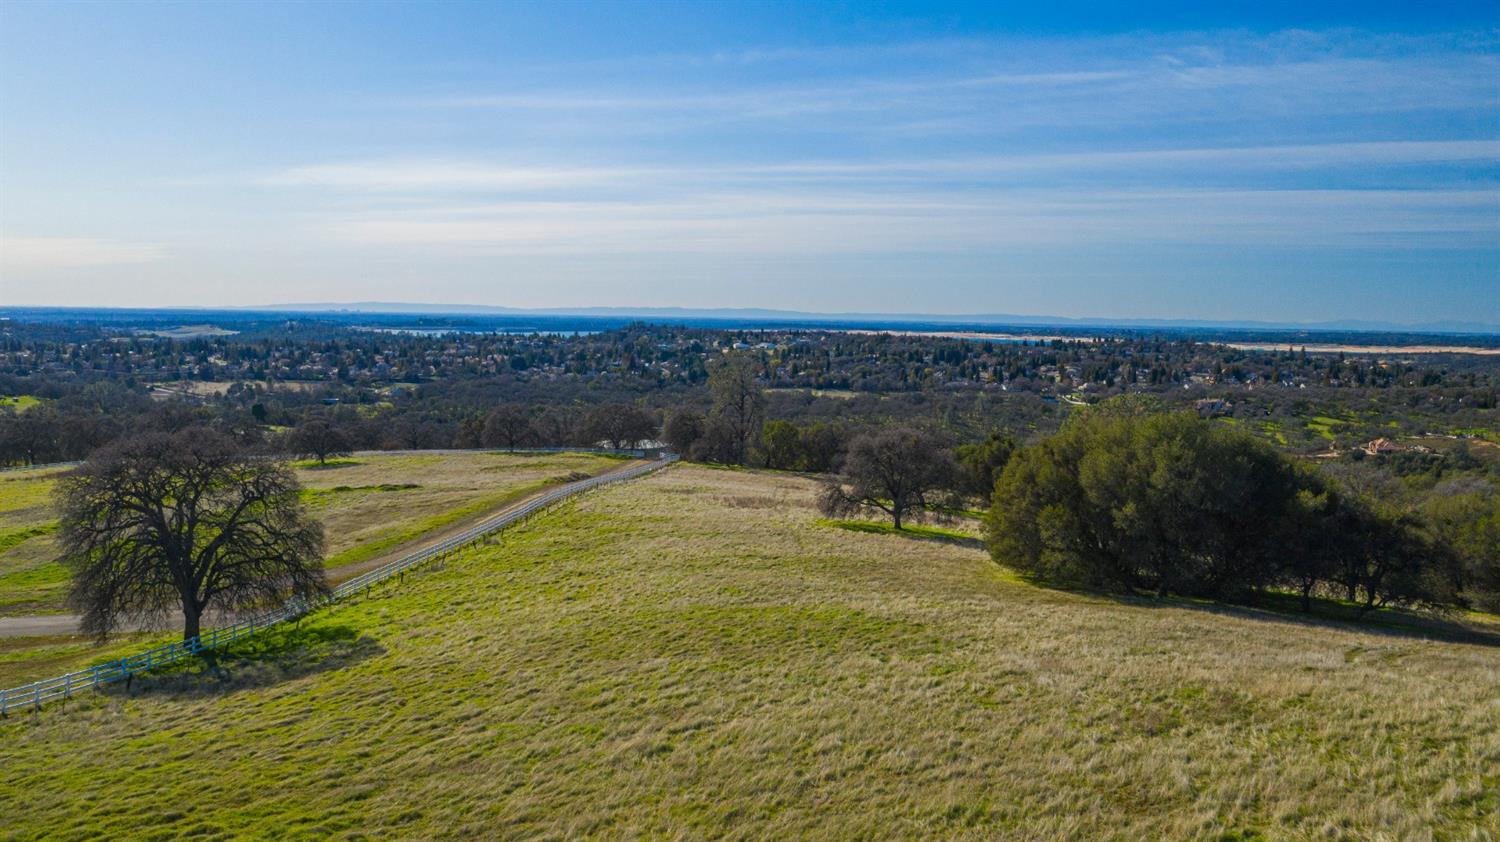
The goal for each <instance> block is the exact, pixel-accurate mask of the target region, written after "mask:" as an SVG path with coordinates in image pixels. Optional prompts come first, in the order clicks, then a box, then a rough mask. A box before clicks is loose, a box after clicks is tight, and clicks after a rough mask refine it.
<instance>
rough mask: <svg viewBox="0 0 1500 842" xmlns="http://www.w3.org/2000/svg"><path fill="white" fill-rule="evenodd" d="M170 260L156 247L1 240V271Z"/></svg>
mask: <svg viewBox="0 0 1500 842" xmlns="http://www.w3.org/2000/svg"><path fill="white" fill-rule="evenodd" d="M166 257H167V249H166V247H165V246H162V245H160V244H157V243H132V242H122V241H120V240H101V239H88V238H79V237H3V238H0V270H5V269H12V270H22V269H67V268H80V267H86V266H123V265H129V264H135V263H154V262H156V261H158V260H163V259H165V258H166Z"/></svg>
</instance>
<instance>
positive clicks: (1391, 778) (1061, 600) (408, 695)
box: [0, 466, 1500, 840]
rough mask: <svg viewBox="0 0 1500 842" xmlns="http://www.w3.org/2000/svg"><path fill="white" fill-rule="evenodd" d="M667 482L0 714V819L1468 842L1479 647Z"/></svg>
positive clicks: (782, 492)
mask: <svg viewBox="0 0 1500 842" xmlns="http://www.w3.org/2000/svg"><path fill="white" fill-rule="evenodd" d="M813 495H814V486H813V483H811V482H810V481H808V480H805V479H802V478H799V477H795V476H790V475H772V474H762V473H752V472H745V471H722V470H709V469H705V468H700V467H692V466H677V467H674V468H671V469H668V470H666V471H664V472H661V473H658V474H656V475H653V476H651V477H649V478H647V479H644V480H639V481H635V482H631V483H628V484H625V485H623V486H618V487H613V488H609V489H606V490H602V491H598V492H593V493H590V494H588V495H585V496H584V497H582V498H580V499H578V500H577V501H575V502H572V503H568V504H564V505H563V506H562V507H560V508H559V509H556V510H554V511H553V512H552V513H550V514H547V515H545V516H543V517H541V518H539V519H537V520H536V521H533V522H532V523H531V524H530V525H528V526H527V527H524V528H522V529H519V530H517V531H514V532H508V533H506V534H505V536H504V537H503V538H501V539H499V540H497V541H495V542H492V543H491V544H489V545H487V546H482V547H476V548H475V549H473V550H471V551H468V552H466V553H464V554H463V555H462V556H460V557H458V558H457V559H455V560H452V561H450V562H446V563H443V564H440V565H437V566H434V567H431V568H428V569H426V570H425V571H423V572H421V573H419V574H416V575H412V576H408V577H407V578H406V580H405V582H404V584H403V585H401V586H400V587H392V588H389V589H386V590H382V591H378V592H377V593H376V594H374V595H373V596H371V597H369V598H366V599H362V600H360V601H357V602H355V603H351V604H347V605H344V606H342V607H339V608H337V609H334V610H331V611H328V612H325V613H322V614H319V615H317V616H316V617H314V618H309V619H307V620H305V621H303V622H302V623H301V624H300V625H299V626H298V627H295V628H290V627H289V628H287V629H285V630H284V631H281V632H278V633H276V634H273V635H269V636H267V637H266V638H264V639H261V640H258V641H256V642H255V643H254V644H252V646H251V648H249V649H246V650H241V651H239V652H237V653H234V654H233V655H232V656H230V657H228V658H226V659H225V660H224V661H223V662H222V663H221V664H220V667H219V669H218V670H217V671H213V672H206V671H202V668H195V670H184V671H180V672H177V673H171V674H165V675H161V676H157V677H153V678H146V679H142V680H138V681H137V682H136V683H135V685H134V687H132V688H131V689H129V690H126V689H125V688H123V687H117V688H114V689H111V690H109V691H107V692H103V693H99V694H95V695H90V696H85V697H80V698H78V699H75V700H73V701H71V702H68V703H65V704H59V705H55V706H50V707H45V708H43V709H42V710H41V711H40V712H35V713H25V714H22V715H18V716H14V717H12V718H10V719H9V720H7V721H4V722H3V723H0V746H4V748H3V751H0V755H3V760H0V815H4V816H6V817H7V821H6V822H5V824H4V827H3V830H0V834H3V835H6V836H8V837H10V838H16V839H34V838H59V839H63V838H80V837H87V836H95V835H97V836H126V835H128V836H132V837H139V838H162V839H165V838H177V837H181V836H187V835H195V836H200V837H203V838H230V837H235V838H240V837H248V838H278V839H279V838H299V837H300V838H326V837H335V838H486V837H488V838H504V837H534V838H572V837H591V836H592V837H609V838H616V837H621V836H625V837H637V836H651V837H670V838H699V837H705V836H715V837H723V838H737V839H765V838H804V837H819V838H823V837H829V838H912V837H927V838H932V837H943V838H994V837H997V836H999V837H1015V838H1074V839H1076V838H1105V839H1122V840H1124V839H1130V840H1135V839H1143V838H1198V839H1260V838H1266V839H1314V838H1316V839H1329V838H1332V839H1391V840H1395V839H1454V840H1481V839H1491V838H1494V836H1495V835H1496V834H1497V833H1500V818H1497V816H1500V694H1497V693H1496V687H1497V686H1500V648H1497V647H1496V646H1495V645H1493V639H1492V638H1487V637H1480V638H1477V640H1478V641H1479V642H1467V643H1465V642H1449V641H1440V640H1428V639H1423V638H1422V637H1420V636H1415V635H1412V634H1409V633H1402V632H1398V631H1393V630H1389V629H1384V630H1382V629H1379V628H1368V627H1366V628H1361V627H1357V626H1350V625H1339V624H1331V623H1319V622H1303V621H1300V620H1298V619H1296V618H1292V617H1287V616H1280V615H1275V614H1268V613H1259V612H1254V611H1249V610H1240V609H1229V608H1210V607H1204V606H1195V605H1191V604H1185V603H1157V602H1154V601H1151V600H1117V599H1103V598H1098V597H1092V596H1087V595H1077V594H1071V593H1064V592H1059V591H1054V590H1046V589H1041V588H1038V587H1035V586H1033V585H1030V584H1028V583H1025V582H1022V581H1018V580H1016V579H1014V578H1013V577H1011V576H1009V575H1008V574H1007V573H1006V572H1005V571H1003V570H1002V569H1001V568H999V567H997V566H996V565H995V564H994V563H993V562H991V561H990V560H989V559H988V558H987V557H986V556H985V555H984V553H983V551H982V550H980V549H978V548H976V547H974V546H973V544H972V542H971V541H967V540H963V539H957V538H947V537H944V536H942V535H936V536H934V537H931V538H912V537H906V536H899V535H891V534H883V533H881V532H878V531H875V532H865V531H859V530H852V529H848V528H839V526H838V525H837V524H830V523H828V522H820V519H819V517H818V516H817V513H816V512H815V510H814V509H813V507H812V499H813Z"/></svg>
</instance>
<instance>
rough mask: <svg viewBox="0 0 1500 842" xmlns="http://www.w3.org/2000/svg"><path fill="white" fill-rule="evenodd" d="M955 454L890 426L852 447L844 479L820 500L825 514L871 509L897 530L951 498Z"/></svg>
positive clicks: (828, 486)
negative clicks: (946, 497)
mask: <svg viewBox="0 0 1500 842" xmlns="http://www.w3.org/2000/svg"><path fill="white" fill-rule="evenodd" d="M954 472H955V465H954V462H953V456H952V453H951V452H950V451H949V450H948V448H947V447H945V446H944V444H943V442H942V441H940V440H939V439H938V438H937V437H936V436H933V435H931V434H929V433H926V432H924V431H922V430H919V429H916V428H912V427H888V428H885V429H882V430H877V431H875V432H871V433H865V434H864V435H862V436H859V437H858V438H856V439H854V440H853V441H852V442H850V443H849V454H848V456H846V457H845V458H844V468H843V475H842V476H838V477H834V478H832V479H830V480H828V481H827V482H826V483H825V484H824V486H823V492H822V494H821V495H820V496H819V499H818V505H819V508H821V509H822V511H823V513H824V514H826V515H828V516H830V517H836V516H839V515H850V514H855V513H856V512H860V511H866V510H871V509H873V510H878V511H882V512H885V513H886V514H887V515H890V517H891V520H892V522H893V523H894V524H895V527H896V528H897V529H900V528H901V523H902V521H903V520H905V519H906V518H907V516H908V515H910V514H921V513H923V512H925V511H926V510H927V508H928V507H929V506H932V505H934V504H936V503H938V502H940V499H941V498H942V497H944V496H946V495H947V493H948V492H949V490H950V489H951V488H952V487H953V483H954Z"/></svg>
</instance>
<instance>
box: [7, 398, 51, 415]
mask: <svg viewBox="0 0 1500 842" xmlns="http://www.w3.org/2000/svg"><path fill="white" fill-rule="evenodd" d="M41 402H42V399H41V398H39V397H37V396H36V395H4V396H0V407H6V406H8V407H11V408H13V409H15V411H17V412H25V411H26V410H28V409H30V408H32V407H33V406H36V405H37V404H39V403H41Z"/></svg>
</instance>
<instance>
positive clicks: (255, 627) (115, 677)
mask: <svg viewBox="0 0 1500 842" xmlns="http://www.w3.org/2000/svg"><path fill="white" fill-rule="evenodd" d="M615 452H618V451H615ZM675 461H677V457H676V456H675V455H672V454H663V455H662V456H661V457H659V458H657V459H654V460H652V461H650V462H646V463H643V464H640V465H634V466H632V467H630V468H626V469H624V470H621V471H615V472H613V473H608V474H603V475H601V476H596V477H589V478H588V479H583V480H578V481H577V482H570V483H568V484H567V485H563V486H559V487H557V488H554V489H552V490H551V491H548V492H547V493H545V494H542V495H541V496H539V497H535V498H533V499H531V500H529V501H527V502H526V503H525V505H522V506H520V507H519V508H516V509H512V510H510V511H507V512H504V513H502V514H499V515H496V516H495V517H493V518H490V519H489V520H486V521H483V522H482V523H479V524H477V525H475V526H474V527H472V528H470V529H467V530H464V531H463V532H461V533H459V534H457V535H454V536H453V537H451V538H448V539H447V540H444V541H442V542H440V543H437V544H434V545H432V546H430V547H427V548H425V549H423V550H419V551H417V552H415V553H412V554H411V555H408V556H405V557H402V558H399V559H396V560H395V561H393V562H391V563H389V564H384V565H381V566H380V567H377V568H375V569H374V570H370V571H368V572H366V573H362V574H360V575H358V576H355V577H354V578H353V579H350V580H348V581H347V582H343V583H342V584H340V585H339V586H338V587H336V588H334V589H333V590H332V591H330V592H329V593H327V594H325V595H323V596H319V597H314V598H302V597H292V598H291V599H288V600H287V601H286V602H285V603H283V604H282V605H281V607H279V608H275V609H272V610H270V611H266V612H265V613H262V614H257V615H255V616H253V617H250V618H248V619H245V620H241V621H239V622H237V623H234V624H233V625H229V626H224V627H222V628H217V629H213V630H211V631H207V632H204V633H203V634H200V635H199V636H197V637H195V638H193V639H192V640H186V641H182V642H180V643H168V644H164V645H162V646H157V647H154V648H152V649H147V650H146V651H144V652H140V653H137V654H135V655H130V656H127V657H124V658H120V659H119V660H117V661H110V662H108V663H104V664H99V665H98V666H93V667H89V668H88V669H86V670H80V671H78V672H70V673H68V674H66V675H60V676H58V677H56V678H47V679H43V680H41V681H34V682H32V683H30V684H24V685H22V686H20V687H12V688H11V689H9V690H3V691H0V715H4V714H7V713H9V712H10V711H12V710H20V709H23V708H30V707H37V708H39V707H41V705H42V703H43V702H48V701H52V700H54V699H62V698H68V697H70V696H72V695H73V694H74V693H75V692H77V691H80V690H89V689H95V688H98V687H102V686H104V685H106V684H112V683H114V682H116V681H120V680H123V679H126V678H129V677H130V676H132V675H136V674H138V673H142V672H145V671H147V670H150V669H155V668H156V667H161V666H166V665H167V664H171V663H175V662H177V661H180V660H182V659H183V658H187V657H190V656H192V655H196V654H198V653H200V652H205V651H208V650H211V649H217V648H220V647H222V646H227V645H228V644H230V643H233V642H234V641H236V640H240V639H243V638H245V637H248V636H250V635H252V634H255V633H257V632H259V631H261V630H262V629H266V628H269V627H271V626H274V625H276V624H278V623H284V622H286V621H287V620H295V619H297V618H298V617H302V616H304V615H306V614H308V613H309V612H312V611H315V610H317V609H319V608H322V607H323V606H325V605H329V604H332V603H335V602H338V601H340V600H344V599H348V598H349V597H351V596H354V595H356V594H358V593H360V592H362V591H367V590H368V589H369V588H370V587H372V586H373V585H376V584H378V583H380V582H384V581H386V580H387V579H390V578H391V577H393V576H396V575H399V574H401V573H404V572H406V571H407V570H410V569H411V568H413V567H416V566H417V565H419V564H422V563H424V562H428V561H431V560H433V559H435V558H438V557H440V556H445V555H448V554H449V553H452V552H454V551H456V550H458V549H460V548H461V547H464V546H467V545H468V544H471V543H473V542H475V541H477V540H479V539H480V538H483V537H485V536H487V535H489V534H491V533H493V532H497V531H499V530H501V529H504V528H505V527H507V526H510V525H512V524H515V523H517V522H518V521H522V520H525V519H527V518H529V517H531V516H532V515H534V514H536V513H537V512H539V511H541V510H542V509H545V508H547V507H548V506H551V505H552V504H554V503H557V502H559V501H561V500H565V499H567V498H569V497H572V496H573V495H575V494H580V493H582V492H584V491H589V490H591V489H594V488H598V487H599V486H601V485H608V484H610V483H615V482H622V481H624V480H628V479H634V478H636V477H639V476H642V475H644V474H647V473H650V472H651V471H654V470H657V469H658V468H661V467H663V466H665V465H669V464H671V463H673V462H675Z"/></svg>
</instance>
